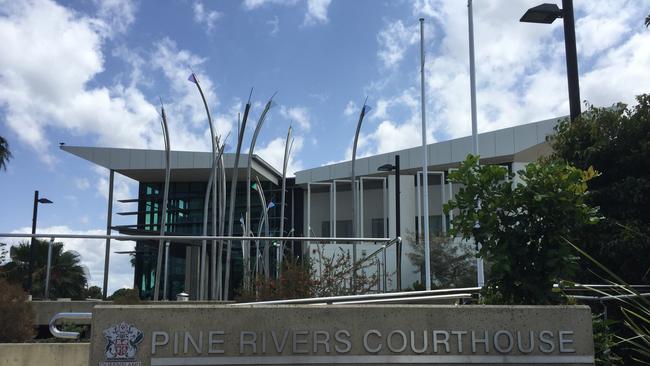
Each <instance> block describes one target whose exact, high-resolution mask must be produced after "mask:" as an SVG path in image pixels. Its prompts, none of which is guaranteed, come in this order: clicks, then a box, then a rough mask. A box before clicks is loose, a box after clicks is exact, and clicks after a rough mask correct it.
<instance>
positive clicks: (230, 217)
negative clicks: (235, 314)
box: [223, 89, 253, 300]
mask: <svg viewBox="0 0 650 366" xmlns="http://www.w3.org/2000/svg"><path fill="white" fill-rule="evenodd" d="M251 95H253V89H251V93H250V94H249V95H248V102H247V103H246V108H245V109H244V118H243V119H242V120H241V126H239V123H238V126H237V127H238V131H237V150H236V151H235V163H234V165H233V170H232V179H231V180H230V207H229V210H228V236H232V233H233V229H234V226H233V225H234V220H235V196H236V194H235V193H236V192H237V177H238V173H239V154H240V152H241V145H242V141H243V140H244V132H245V131H246V121H247V120H248V113H249V112H250V109H251ZM242 232H243V233H244V235H246V230H245V229H244V230H243V231H242ZM227 245H228V248H227V250H226V273H225V280H224V289H223V299H224V300H228V291H229V289H230V256H231V255H232V241H230V240H228V243H227Z"/></svg>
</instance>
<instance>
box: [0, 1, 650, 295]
mask: <svg viewBox="0 0 650 366" xmlns="http://www.w3.org/2000/svg"><path fill="white" fill-rule="evenodd" d="M538 3H539V1H537V0H530V1H529V0H519V1H511V0H490V1H488V0H475V1H474V4H475V5H474V11H475V32H476V54H477V57H476V61H477V85H478V111H479V119H478V121H479V130H480V131H490V130H494V129H498V128H503V127H508V126H513V125H517V124H522V123H527V122H532V121H537V120H542V119H546V118H551V117H556V116H562V115H566V114H568V102H567V91H566V76H565V64H564V44H563V38H562V37H563V36H562V28H561V22H556V23H555V24H553V25H550V26H545V25H533V24H522V23H519V22H518V19H519V17H520V16H521V15H522V14H523V12H524V11H525V10H526V9H527V8H529V7H531V6H534V5H537V4H538ZM575 10H576V33H577V40H578V42H577V43H578V53H579V63H580V82H581V97H582V99H584V100H588V101H589V102H591V103H593V104H595V105H599V106H604V105H610V104H612V103H614V102H617V101H625V102H632V101H633V98H634V95H636V94H640V93H643V92H648V91H649V90H648V85H650V72H648V69H649V67H650V30H647V29H646V28H645V27H644V26H643V19H644V17H645V16H646V15H647V14H650V0H641V1H638V0H637V1H625V0H599V1H587V0H583V1H581V0H576V1H575ZM421 16H422V17H424V18H425V19H426V51H427V54H426V57H427V64H426V71H427V76H426V88H427V108H428V118H427V135H428V136H427V137H428V139H429V141H436V140H445V139H448V138H453V137H459V136H463V135H467V134H469V132H470V122H469V115H470V111H469V74H468V60H467V57H468V56H467V55H468V49H467V8H466V2H465V1H461V0H417V1H380V0H366V1H363V0H355V1H343V0H333V1H330V0H244V1H234V0H233V1H207V0H206V1H197V0H170V1H164V2H162V1H144V0H141V1H130V0H93V1H82V0H76V1H75V0H73V1H58V2H55V1H52V0H25V1H18V2H17V1H10V0H0V44H2V45H3V50H2V52H1V53H0V135H2V136H4V137H5V138H7V139H8V141H9V143H10V147H11V151H12V153H13V155H14V158H13V159H12V160H11V161H10V162H9V165H8V168H7V171H5V172H0V202H2V207H3V209H2V211H0V212H2V213H1V214H0V215H1V216H0V218H1V219H0V232H13V231H16V232H22V231H28V230H29V226H30V220H31V210H32V197H33V191H34V190H35V189H38V190H40V191H41V194H42V195H43V196H46V197H48V198H50V199H51V200H53V201H54V202H55V203H54V204H53V205H47V206H41V207H40V211H39V231H42V232H59V233H63V232H65V233H102V232H103V231H105V222H106V194H107V192H106V191H107V177H108V173H107V172H106V171H105V170H102V169H98V168H97V167H93V166H91V165H90V164H88V163H86V162H85V161H83V160H81V159H79V158H76V157H74V156H72V155H69V154H67V153H64V152H62V151H60V150H59V148H58V143H59V142H66V143H67V144H68V145H89V146H110V147H136V148H156V149H157V148H162V146H163V142H162V136H161V133H160V128H159V124H158V117H157V112H156V108H158V104H159V102H158V99H159V98H161V99H162V100H163V102H164V103H165V106H166V108H167V110H168V112H169V117H170V123H171V137H170V140H171V146H172V149H175V150H204V151H207V150H208V148H209V133H208V131H207V122H206V120H205V117H204V112H203V107H202V105H201V101H200V98H199V96H198V94H197V93H196V90H195V89H194V88H193V85H192V84H191V83H189V82H188V81H187V76H188V75H189V74H190V72H191V70H194V72H196V73H197V74H198V76H199V78H200V80H201V82H202V85H203V86H204V88H206V90H207V96H208V100H209V102H210V108H211V110H212V113H213V115H214V116H215V120H216V125H217V132H218V133H219V134H221V135H223V136H226V135H227V134H228V133H229V132H233V131H234V129H236V123H237V122H236V121H237V112H239V111H241V110H242V104H243V103H244V102H245V100H246V99H247V97H248V93H249V91H250V88H251V87H254V92H253V98H252V99H253V101H254V102H255V107H254V110H253V117H254V118H255V117H257V115H258V114H259V113H260V111H261V109H262V105H263V103H265V102H266V100H267V98H268V97H269V96H270V95H272V94H273V93H274V92H276V91H277V92H278V94H277V97H276V101H277V106H276V107H274V108H273V109H272V112H271V113H270V115H269V117H268V119H267V123H266V124H265V127H264V129H263V131H262V134H261V136H260V140H259V141H258V147H257V149H256V151H257V153H259V154H260V155H261V156H262V157H263V158H264V159H266V160H267V161H269V162H270V163H271V164H274V165H276V166H278V165H279V164H280V162H281V158H282V152H283V146H282V144H283V139H284V136H285V134H286V130H287V128H288V127H289V124H290V123H291V124H293V126H294V128H295V136H296V142H295V146H294V156H293V158H292V160H291V169H290V170H291V171H296V170H300V169H306V168H310V167H315V166H320V165H323V164H326V163H329V162H335V161H341V160H345V159H348V158H349V157H350V155H351V143H352V138H353V133H354V131H353V129H354V127H355V126H354V124H355V120H356V116H357V115H358V113H359V108H360V106H361V104H362V103H363V100H364V98H365V97H366V96H367V97H368V104H369V105H371V106H372V107H373V111H372V112H371V113H370V114H369V115H368V117H367V120H366V121H365V122H364V126H363V128H362V135H361V139H360V147H359V153H360V155H361V156H363V155H369V154H375V153H381V152H387V151H393V150H397V149H401V148H406V147H411V146H415V145H418V144H419V142H420V139H421V135H420V125H419V123H420V114H419V62H420V61H419V48H418V45H419V30H418V18H419V17H421ZM250 133H251V131H248V134H249V135H250ZM247 140H249V138H248V137H247ZM232 141H234V140H233V139H232V138H231V139H230V142H231V145H232ZM135 195H136V186H135V184H134V183H133V182H132V181H130V180H128V179H125V178H122V177H118V178H117V180H116V194H115V198H116V199H121V198H132V197H135ZM128 209H129V207H128V206H126V205H121V204H116V207H115V211H120V210H128ZM114 222H115V223H130V222H128V221H124V220H122V218H121V217H119V216H115V217H114ZM66 245H67V246H68V248H70V249H73V250H77V251H78V252H79V253H80V254H81V255H82V259H83V261H84V263H85V264H86V265H87V266H88V267H89V269H90V272H91V282H92V283H93V284H99V283H101V273H102V264H101V263H102V258H103V244H102V243H101V242H93V241H81V240H67V241H66ZM131 246H132V244H130V243H120V244H116V245H115V249H116V250H119V249H127V248H129V247H131ZM112 261H113V262H112V265H111V290H115V289H116V288H119V287H122V286H130V285H131V283H132V272H131V269H130V265H129V264H128V258H126V257H124V256H119V255H113V259H112Z"/></svg>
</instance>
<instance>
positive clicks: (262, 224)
mask: <svg viewBox="0 0 650 366" xmlns="http://www.w3.org/2000/svg"><path fill="white" fill-rule="evenodd" d="M255 190H256V191H257V193H258V195H259V198H260V203H261V205H262V212H261V213H260V220H259V225H258V227H257V237H258V238H259V237H261V236H262V228H265V229H266V230H265V234H264V235H265V236H269V215H268V214H269V213H268V209H269V207H268V204H267V203H266V196H265V195H264V188H262V183H261V182H260V178H259V177H257V176H256V177H255ZM255 249H256V251H257V253H256V258H257V259H256V262H255V268H256V270H255V273H258V268H259V266H258V264H257V261H258V260H259V253H260V240H259V239H258V240H256V248H255ZM263 258H264V275H265V276H267V277H268V275H269V246H268V245H267V244H266V243H264V256H263ZM258 274H259V273H258Z"/></svg>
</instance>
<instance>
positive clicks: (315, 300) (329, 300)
mask: <svg viewBox="0 0 650 366" xmlns="http://www.w3.org/2000/svg"><path fill="white" fill-rule="evenodd" d="M479 291H481V288H480V287H465V288H452V289H440V290H425V291H402V292H388V293H381V294H365V295H343V296H328V297H309V298H303V299H289V300H271V301H259V302H246V303H237V304H230V305H229V306H251V305H253V306H257V305H297V304H334V303H341V302H344V301H363V300H379V299H407V298H419V297H426V296H429V297H431V296H439V295H444V294H448V295H452V294H456V295H458V294H463V295H464V294H470V295H471V294H478V292H479Z"/></svg>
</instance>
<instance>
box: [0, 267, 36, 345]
mask: <svg viewBox="0 0 650 366" xmlns="http://www.w3.org/2000/svg"><path fill="white" fill-rule="evenodd" d="M0 325H1V326H0V343H7V342H25V341H27V340H29V339H32V338H33V337H34V326H33V325H34V313H33V311H32V308H31V306H30V304H29V302H27V294H26V293H25V292H24V291H23V289H22V288H21V286H20V285H18V284H12V283H9V282H8V281H7V280H6V279H5V278H2V277H0Z"/></svg>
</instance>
